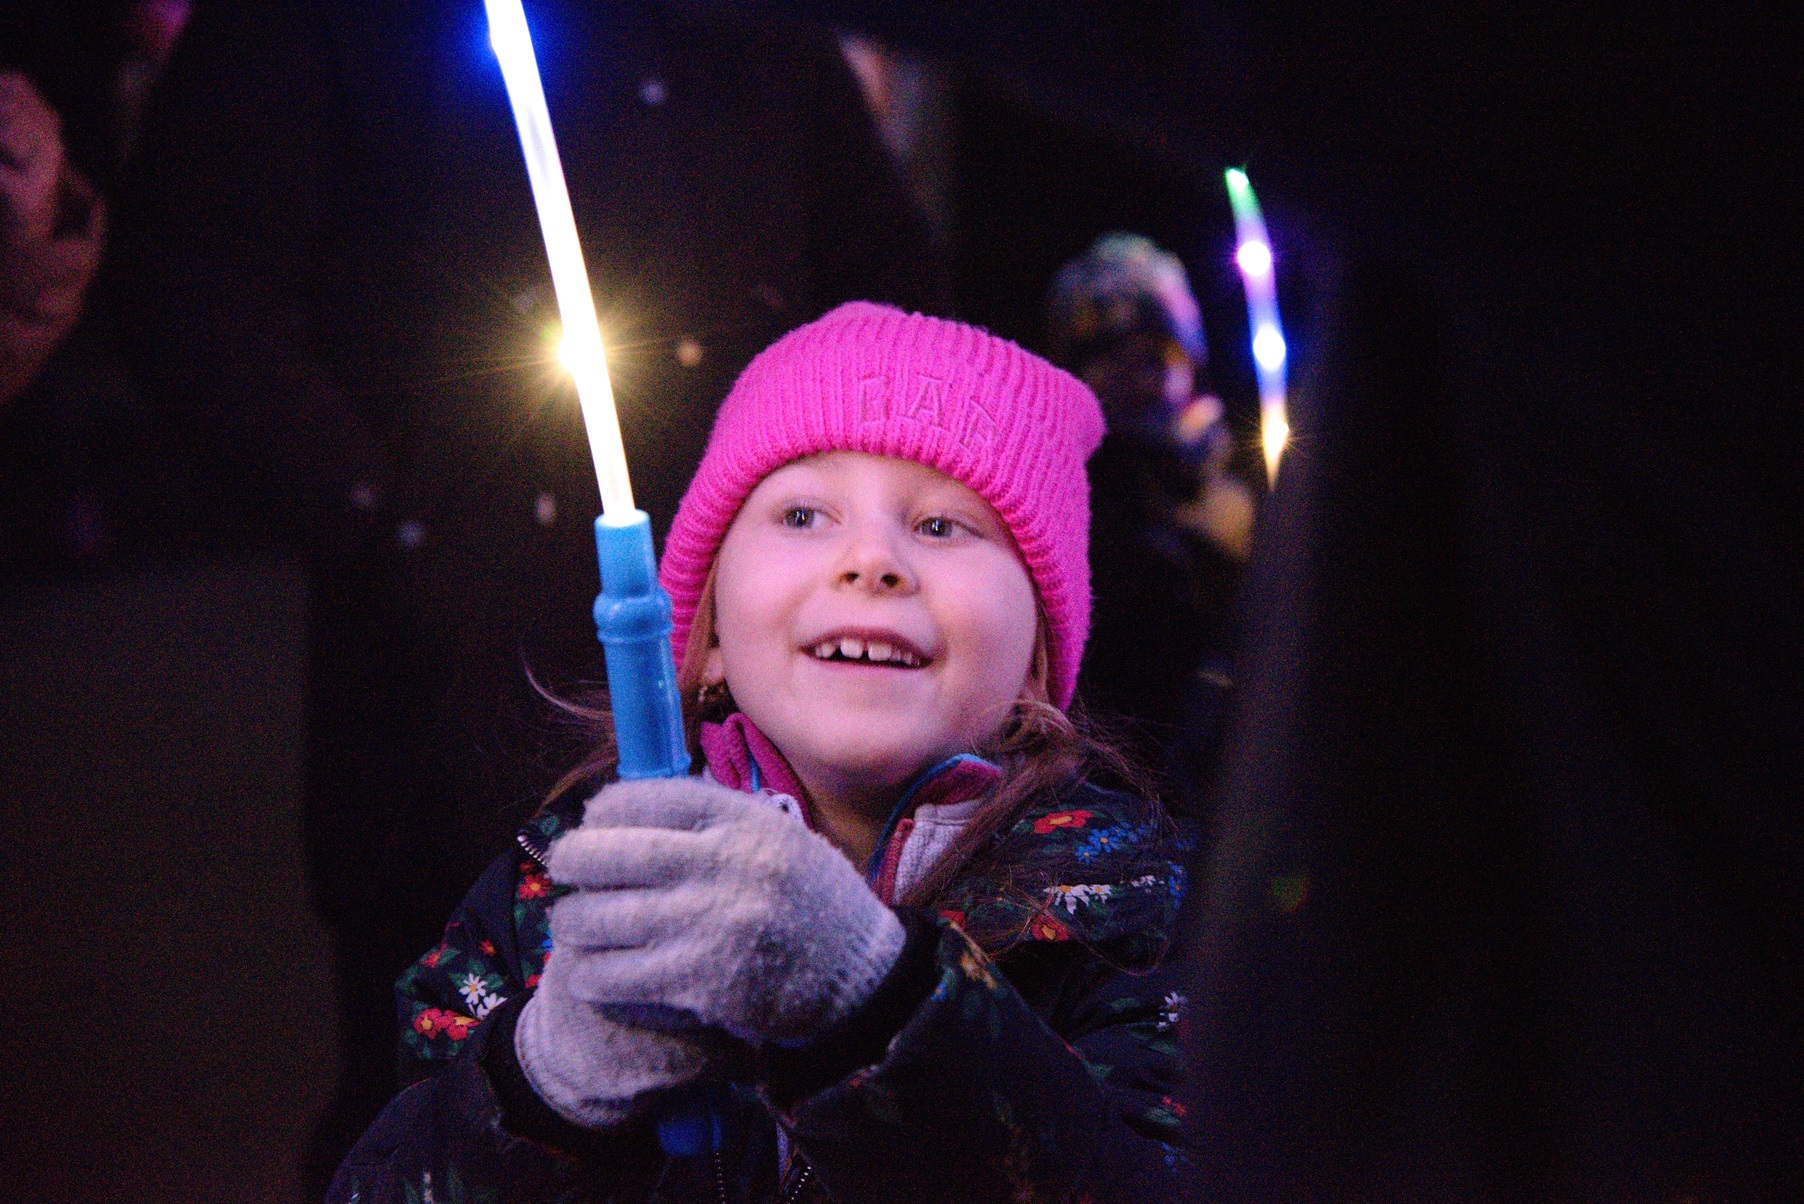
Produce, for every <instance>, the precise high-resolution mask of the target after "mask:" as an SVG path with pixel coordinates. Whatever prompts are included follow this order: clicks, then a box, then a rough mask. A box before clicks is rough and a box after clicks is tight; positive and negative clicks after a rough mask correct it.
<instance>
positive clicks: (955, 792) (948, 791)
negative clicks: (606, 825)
mask: <svg viewBox="0 0 1804 1204" xmlns="http://www.w3.org/2000/svg"><path fill="white" fill-rule="evenodd" d="M701 746H702V755H703V756H704V757H705V758H706V759H707V762H708V772H709V773H711V774H713V775H714V779H715V780H716V781H718V782H719V783H721V785H723V786H730V787H732V788H733V789H735V790H745V791H750V792H753V793H756V792H757V791H759V790H773V791H776V792H777V793H779V794H787V795H789V796H790V797H792V798H794V799H796V800H797V801H798V802H800V803H801V804H802V813H803V815H804V816H805V817H806V818H807V820H808V826H809V827H811V828H812V827H814V826H815V824H814V813H813V809H812V808H811V807H810V805H809V802H808V797H807V793H806V792H805V791H804V790H803V789H802V783H801V780H800V779H799V778H797V777H796V773H795V770H793V769H791V768H790V766H789V762H788V761H787V760H785V759H784V757H783V754H782V752H781V751H779V750H778V748H777V746H776V745H775V744H772V743H771V742H770V740H769V738H767V737H766V736H765V734H764V733H763V732H761V731H759V730H758V728H757V725H756V724H754V723H753V722H752V721H751V720H750V719H748V718H746V717H745V715H744V714H743V713H742V712H734V713H733V714H732V715H729V716H727V718H726V720H725V721H724V722H721V723H704V724H703V725H702V731H701ZM1001 777H1002V770H1001V769H999V768H998V767H997V766H995V765H994V764H992V763H991V762H989V761H986V760H984V759H983V758H982V757H979V756H974V755H972V754H971V753H959V754H958V755H957V756H952V757H947V758H946V759H945V760H944V761H941V762H939V763H938V764H936V765H932V766H929V767H928V768H927V769H925V770H923V771H922V772H921V773H920V774H919V775H918V776H916V778H915V779H914V781H912V782H910V783H909V784H908V787H907V788H906V789H905V790H903V792H902V797H901V798H899V799H897V800H896V805H895V806H894V807H893V808H891V809H890V813H889V818H888V819H886V820H885V821H884V824H883V829H882V833H881V835H879V836H878V838H877V848H876V850H875V851H874V852H873V853H872V854H871V861H870V864H869V865H867V866H866V867H865V875H866V877H867V878H868V879H870V880H871V881H872V882H875V881H876V878H877V874H878V873H879V871H880V869H881V867H882V866H883V864H884V854H885V852H886V851H887V850H888V847H889V844H890V842H891V841H892V840H893V839H894V838H895V835H896V830H897V827H898V825H900V824H901V822H902V821H903V820H904V819H907V818H908V817H909V816H911V815H913V814H914V812H915V810H916V809H917V808H919V807H924V806H945V805H948V804H951V803H961V802H966V801H968V800H970V799H973V798H976V797H977V796H979V795H981V794H983V793H984V792H985V791H987V790H989V789H990V788H991V787H992V786H994V785H995V784H996V782H997V780H998V779H1000V778H1001Z"/></svg>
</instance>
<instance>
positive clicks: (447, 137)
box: [111, 0, 941, 1189]
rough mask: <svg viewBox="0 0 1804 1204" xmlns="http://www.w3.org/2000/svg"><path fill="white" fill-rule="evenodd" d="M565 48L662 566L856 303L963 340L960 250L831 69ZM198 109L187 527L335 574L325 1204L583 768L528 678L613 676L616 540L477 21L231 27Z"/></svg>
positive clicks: (437, 17)
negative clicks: (951, 319)
mask: <svg viewBox="0 0 1804 1204" xmlns="http://www.w3.org/2000/svg"><path fill="white" fill-rule="evenodd" d="M531 18H532V21H533V32H534V39H535V43H536V51H537V55H538V59H539V64H540V70H541V73H542V75H543V77H544V81H545V88H546V93H547V97H548V102H549V105H550V109H551V114H552V118H553V122H554V124H555V127H556V130H557V138H558V144H559V151H560V154H561V158H562V161H563V167H564V171H565V174H566V177H567V179H568V183H569V187H570V191H571V198H572V203H573V206H574V209H575V214H576V218H577V223H578V227H579V229H580V231H581V234H582V237H583V242H584V246H583V249H584V255H585V259H586V261H587V265H588V268H589V271H590V274H591V278H592V280H593V282H594V286H595V289H596V294H597V307H598V310H599V312H600V314H601V319H602V323H603V327H604V332H605V338H606V340H607V343H608V346H609V352H610V372H611V375H612V377H613V382H614V387H615V392H616V396H617V398H618V401H619V404H620V410H621V417H622V425H623V429H624V436H625V440H626V446H627V452H628V456H629V461H630V463H631V465H632V468H633V483H634V485H635V487H636V493H637V500H638V503H639V505H640V506H641V507H643V508H644V509H646V510H647V511H648V512H650V514H651V515H652V516H653V520H654V526H655V527H656V528H657V529H659V530H662V528H663V526H664V525H665V524H666V523H667V522H668V521H669V519H670V517H671V515H672V514H673V512H674V510H675V505H676V501H677V497H678V492H679V490H680V488H681V486H682V483H683V481H684V480H686V479H687V476H688V474H689V472H690V471H691V470H692V469H693V467H694V464H695V463H696V461H697V460H698V459H699V456H700V453H701V450H702V446H703V442H704V439H705V436H706V432H707V424H708V421H709V418H710V416H711V415H712V413H713V410H714V407H715V406H716V404H717V403H718V402H719V400H720V398H721V396H722V395H723V394H724V393H725V390H726V387H727V385H728V383H730V382H731V381H732V379H733V378H734V376H735V374H736V373H737V372H738V371H739V369H740V368H741V367H743V366H744V364H745V363H746V361H747V360H748V359H749V358H750V356H751V355H752V353H753V352H754V351H756V350H757V349H758V348H760V347H762V346H764V345H765V344H767V343H769V342H770V341H771V340H772V339H773V338H775V337H776V336H777V335H779V334H781V333H782V332H783V331H785V330H787V329H789V328H790V327H792V326H795V325H797V324H799V323H801V322H803V321H806V320H808V319H809V318H812V317H813V316H815V315H816V314H818V313H820V312H822V311H823V310H824V309H825V308H827V307H829V306H830V305H832V304H833V303H835V302H838V301H841V300H844V299H848V298H854V297H858V298H867V297H868V298H877V299H884V300H889V301H893V302H895V303H898V304H901V305H904V306H907V307H909V308H914V309H926V310H935V309H939V308H941V301H940V293H941V285H940V282H939V277H938V274H937V269H936V267H935V263H936V253H935V248H934V246H933V244H932V242H931V240H930V237H929V235H928V234H927V232H926V226H925V223H924V221H923V220H922V218H921V217H920V215H919V214H918V213H917V212H916V210H915V208H914V206H913V205H912V203H911V201H910V200H909V198H908V195H907V193H906V191H905V190H904V188H903V187H902V185H901V183H900V182H899V180H898V178H897V176H896V173H895V170H894V166H893V164H892V163H891V161H890V160H889V158H888V157H887V156H886V153H885V152H884V150H883V148H882V146H881V144H880V143H879V142H878V140H877V138H876V135H875V133H874V131H873V129H872V127H871V122H870V118H869V116H868V114H867V113H866V111H865V110H864V108H863V105H862V103H861V101H860V99H859V95H858V90H857V85H856V84H855V83H854V81H853V78H852V76H851V73H850V72H849V71H848V69H847V67H846V65H845V63H844V62H843V61H842V59H841V58H840V57H839V54H838V52H837V49H836V47H835V44H834V42H833V40H832V38H831V36H829V35H828V34H827V33H826V32H825V31H822V30H813V29H808V28H801V27H791V26H780V27H778V26H755V25H751V24H729V23H725V22H722V21H716V20H713V19H709V18H704V17H700V16H697V15H695V14H694V13H693V12H692V11H691V10H688V9H684V8H681V7H680V6H675V5H672V6H669V7H666V6H663V5H659V4H651V3H637V2H635V3H600V2H584V0H555V2H553V3H548V4H540V5H534V6H532V9H531ZM166 82H167V86H166V88H165V89H163V90H162V91H161V93H160V96H159V103H157V104H155V105H153V107H152V110H151V112H150V113H149V115H148V116H147V118H146V121H145V124H144V127H143V131H142V134H141V137H140V155H141V159H140V161H139V163H138V166H137V168H136V169H135V170H134V172H133V174H132V177H131V180H130V182H129V184H128V190H127V199H126V203H125V204H124V205H122V207H121V210H120V213H119V215H118V220H117V231H118V233H117V237H116V252H115V253H116V260H115V263H114V272H113V276H112V283H113V287H112V290H111V291H112V295H113V296H114V297H115V298H116V299H117V302H118V307H119V317H120V323H119V330H120V338H121V344H122V346H123V348H124V351H125V355H126V357H127V359H128V360H129V362H130V364H131V366H132V368H133V370H134V372H135V373H136V377H137V380H138V382H139V384H140V386H141V387H142V388H143V389H144V391H145V392H146V394H147V396H148V397H149V398H150V400H151V401H152V402H153V404H154V405H155V407H156V408H157V410H158V411H159V413H160V414H161V415H163V416H164V417H165V418H166V419H167V420H168V421H169V422H170V424H171V425H172V426H173V427H174V428H175V429H176V430H177V431H178V432H179V433H180V435H181V437H182V439H183V440H184V443H185V445H186V446H187V448H188V449H190V451H191V452H192V454H193V455H194V456H195V457H196V458H197V460H198V461H199V462H200V463H202V464H203V465H205V466H207V468H208V470H209V471H208V474H207V475H206V476H205V477H204V478H203V479H202V481H201V483H200V485H201V487H200V488H197V489H196V490H195V492H194V495H193V497H192V500H191V510H190V512H189V514H188V515H187V516H186V521H187V522H188V523H190V524H191V527H192V529H193V530H194V531H196V532H198V533H200V537H201V538H203V539H208V540H212V541H214V542H215V544H216V545H217V546H220V547H223V548H234V547H245V546H251V547H255V546H261V545H265V544H274V545H276V546H280V547H285V548H288V549H291V550H292V551H293V552H294V553H295V554H297V555H299V556H300V557H302V558H303V560H304V562H305V563H306V564H308V566H309V567H310V569H311V572H312V574H313V579H314V588H313V596H312V632H311V648H310V680H309V690H310V699H309V754H308V755H309V764H308V770H307V773H308V777H307V803H306V806H307V816H306V828H307V834H308V841H309V858H310V872H311V876H312V881H313V890H314V901H315V905H316V906H317V908H318V910H319V912H320V914H321V916H322V918H323V920H324V922H325V923H326V925H327V927H328V929H329V930H330V931H331V933H332V935H333V939H334V942H335V958H336V965H337V975H338V982H337V984H336V990H337V993H338V995H337V1001H338V1002H337V1022H338V1026H339V1039H340V1047H341V1050H342V1054H343V1059H344V1061H343V1081H342V1085H341V1088H340V1097H339V1100H338V1102H337V1104H336V1106H335V1107H334V1108H333V1110H332V1111H331V1113H330V1114H329V1115H328V1116H327V1117H326V1118H325V1119H324V1120H323V1121H322V1124H321V1128H320V1131H319V1138H318V1142H317V1144H316V1148H315V1150H314V1152H313V1156H312V1162H311V1170H310V1174H311V1177H312V1181H313V1185H314V1186H315V1187H317V1188H322V1189H323V1187H324V1184H325V1181H326V1176H327V1175H329V1173H330V1171H331V1169H332V1168H333V1167H334V1166H335V1165H336V1164H337V1162H338V1161H339V1159H340V1158H341V1156H342V1155H343V1153H344V1151H345V1149H346V1148H348V1145H349V1143H350V1141H351V1140H352V1139H353V1138H354V1137H355V1136H356V1134H357V1133H359V1132H360V1131H361V1130H362V1129H363V1128H364V1127H365V1126H366V1125H367V1124H368V1122H369V1121H370V1119H371V1118H372V1117H374V1116H375V1114H376V1112H377V1111H378V1110H379V1109H380V1108H381V1106H382V1105H383V1103H384V1102H385V1101H386V1100H387V1099H388V1097H389V1096H390V1095H391V1094H392V1092H393V1090H394V1088H395V1086H396V1079H395V1071H396V1054H395V1048H396V1036H395V1008H394V1002H393V994H392V987H393V982H394V979H395V976H396V975H397V974H398V973H399V972H400V970H401V969H402V968H403V967H405V966H406V965H407V964H408V963H410V962H411V961H413V959H414V958H416V957H418V956H419V954H420V953H421V952H422V951H423V950H425V949H426V948H428V947H429V946H430V945H431V944H432V943H433V942H434V941H435V940H436V939H437V937H438V932H439V925H440V923H441V921H442V917H443V916H444V914H446V913H447V912H448V911H449V910H450V908H451V906H452V905H453V904H454V903H455V902H456V900H457V899H458V898H459V896H460V895H461V894H462V893H463V891H464V890H465V888H466V887H468V885H469V884H470V883H471V882H472V881H473V880H474V879H475V877H476V875H477V874H478V873H479V872H480V871H481V869H482V867H483V866H484V865H485V864H486V863H487V862H488V861H489V860H490V859H492V858H493V857H494V855H495V854H496V853H497V852H498V851H499V850H501V849H502V848H504V847H506V846H507V844H508V842H509V840H510V838H511V836H512V833H513V832H514V830H515V828H516V827H517V825H518V822H519V820H520V818H521V817H522V815H523V814H524V813H525V812H527V811H530V809H531V808H532V807H533V806H534V805H535V804H536V803H537V801H538V800H539V798H540V797H541V796H542V795H543V793H544V791H545V789H546V788H547V787H548V786H549V785H550V784H551V782H552V781H553V780H554V779H555V777H556V776H557V774H556V772H555V769H556V767H560V766H562V765H564V764H566V763H568V761H569V760H570V749H571V748H572V747H573V745H571V743H570V741H571V740H572V738H573V737H572V735H571V733H568V732H566V731H564V730H563V729H562V728H560V727H558V726H557V725H556V724H555V723H553V722H552V721H551V720H550V719H549V718H548V716H549V714H550V712H549V710H548V709H547V708H546V707H545V706H544V704H543V703H542V701H541V700H540V699H538V698H537V697H536V696H535V694H534V693H533V690H532V686H531V684H530V683H529V679H528V676H527V667H528V666H530V668H531V670H532V671H533V672H534V673H535V674H536V675H537V676H538V678H539V680H540V681H542V682H543V683H544V684H546V685H547V686H549V687H550V688H552V689H555V690H559V691H560V692H572V691H580V690H581V689H582V688H583V686H584V684H585V683H586V682H588V681H592V680H594V679H595V678H597V677H598V676H599V670H600V668H601V659H600V649H599V647H598V645H597V644H596V640H595V633H594V630H593V626H592V622H591V619H590V607H591V604H592V602H593V599H594V596H595V593H596V591H597V588H598V581H597V576H596V567H595V551H594V546H593V539H592V534H591V520H592V518H593V517H594V516H595V514H596V513H597V512H598V511H599V508H600V504H599V499H598V496H597V490H596V483H595V476H594V470H593V467H592V466H591V464H590V456H589V449H588V442H587V439H586V437H585V435H584V431H583V426H582V420H581V416H580V412H579V410H578V408H577V405H576V402H575V398H574V394H573V390H572V389H571V388H570V386H569V384H568V380H567V377H566V376H565V375H564V373H563V372H562V371H561V369H560V368H559V365H558V360H557V356H556V344H557V338H558V331H557V325H556V317H557V311H556V307H555V303H554V298H553V295H552V290H551V287H550V280H549V275H548V271H547V267H546V261H545V253H544V249H543V244H542V242H541V237H540V233H539V229H538V225H537V222H536V218H535V211H534V206H533V201H532V196H531V193H530V191H529V188H528V184H527V179H526V174H525V169H524V164H523V162H522V158H521V153H520V145H519V139H518V136H517V133H516V131H515V127H514V122H513V118H512V115H511V112H510V110H509V107H508V102H507V97H506V94H505V91H504V89H503V85H502V81H501V76H500V72H499V69H498V67H497V64H496V62H495V59H494V55H493V53H492V51H491V50H490V48H489V45H488V26H487V21H486V18H485V16H484V13H483V8H482V5H481V4H480V3H478V2H477V0H407V2H405V3H401V4H396V5H387V6H381V7H378V8H371V7H369V6H364V5H357V4H351V3H329V4H324V5H301V4H259V5H217V6H212V7H206V6H203V7H201V8H199V9H198V10H197V11H196V13H195V16H194V20H193V22H192V23H191V26H190V28H189V29H188V31H187V33H186V34H185V36H184V40H183V45H182V49H181V53H179V54H178V55H177V56H176V59H175V61H174V63H173V64H172V66H171V70H170V74H169V77H168V80H167V81H166ZM331 989H333V988H332V987H331V985H329V984H321V990H322V992H325V991H329V990H331Z"/></svg>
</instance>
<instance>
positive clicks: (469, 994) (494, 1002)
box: [457, 973, 501, 1020]
mask: <svg viewBox="0 0 1804 1204" xmlns="http://www.w3.org/2000/svg"><path fill="white" fill-rule="evenodd" d="M457 993H458V994H459V995H462V996H463V997H464V1002H465V1003H466V1004H468V1005H469V1007H470V1011H472V1012H473V1013H475V1015H476V1018H477V1019H478V1020H481V1019H482V1018H483V1017H484V1016H486V1015H488V1014H489V1013H490V1012H492V1011H494V1010H495V1009H496V1008H498V1007H500V1006H501V996H499V995H497V994H495V992H494V990H493V989H492V988H491V987H490V986H489V981H488V979H486V978H484V977H483V976H482V975H480V974H474V973H472V974H466V975H464V976H463V979H462V981H460V982H459V983H458V984H457Z"/></svg>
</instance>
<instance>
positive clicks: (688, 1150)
mask: <svg viewBox="0 0 1804 1204" xmlns="http://www.w3.org/2000/svg"><path fill="white" fill-rule="evenodd" d="M595 553H596V556H597V557H598V558H599V559H600V561H601V593H600V594H599V595H598V596H597V597H596V599H595V634H596V635H597V636H598V637H600V639H601V645H602V648H603V649H604V650H605V651H606V653H607V665H608V702H609V707H610V708H611V709H612V711H613V714H614V738H615V740H616V742H617V743H618V745H619V748H620V776H621V777H622V778H623V779H634V778H674V777H681V776H682V775H683V774H686V773H688V772H689V746H688V743H687V742H686V741H685V740H684V739H683V700H682V697H681V696H680V695H679V694H678V693H677V681H676V661H675V658H674V657H673V656H672V655H671V651H670V595H669V594H667V593H665V592H664V589H663V587H662V586H660V585H659V584H658V562H657V558H656V556H654V555H653V552H652V546H651V519H650V518H649V517H648V516H647V515H646V513H645V511H643V510H635V511H633V512H632V514H631V515H630V516H629V517H628V518H627V519H626V520H625V521H624V522H621V521H618V520H613V519H609V518H608V517H607V516H606V515H603V516H602V517H600V518H598V519H596V520H595ZM715 1103H716V1101H715V1100H713V1099H712V1098H711V1097H710V1095H709V1094H707V1093H705V1092H688V1093H684V1094H682V1095H681V1096H680V1097H679V1098H678V1099H677V1100H675V1101H673V1102H672V1104H671V1105H670V1106H669V1107H668V1108H666V1110H665V1111H664V1113H663V1114H662V1115H661V1116H659V1117H658V1144H659V1145H661V1146H663V1147H664V1151H665V1152H666V1153H668V1154H674V1155H677V1156H679V1157H693V1156H694V1155H697V1154H705V1153H708V1152H709V1151H711V1150H718V1149H719V1148H720V1147H721V1143H722V1141H723V1139H724V1130H723V1125H722V1123H721V1116H720V1111H719V1109H718V1108H717V1107H716V1106H715Z"/></svg>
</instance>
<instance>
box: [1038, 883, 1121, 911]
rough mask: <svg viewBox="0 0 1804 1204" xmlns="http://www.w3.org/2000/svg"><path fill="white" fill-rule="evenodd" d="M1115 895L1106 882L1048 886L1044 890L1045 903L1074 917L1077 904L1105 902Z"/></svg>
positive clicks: (1112, 888) (1111, 887) (1113, 889)
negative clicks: (1062, 909)
mask: <svg viewBox="0 0 1804 1204" xmlns="http://www.w3.org/2000/svg"><path fill="white" fill-rule="evenodd" d="M1114 893H1115V888H1114V887H1113V886H1112V885H1110V884H1109V883H1107V882H1084V883H1080V884H1078V885H1077V886H1049V887H1047V888H1046V896H1047V902H1049V903H1051V904H1052V905H1053V906H1054V907H1058V906H1061V905H1062V906H1063V907H1064V908H1065V914H1066V915H1068V916H1070V915H1076V914H1077V905H1078V904H1079V903H1084V904H1088V903H1091V902H1096V903H1103V902H1106V901H1107V900H1108V899H1109V897H1110V896H1111V895H1113V894H1114Z"/></svg>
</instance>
